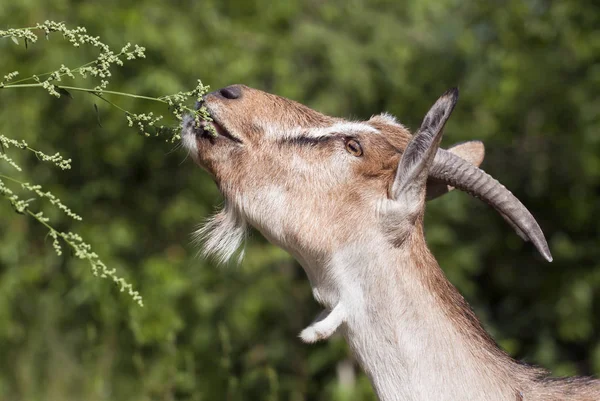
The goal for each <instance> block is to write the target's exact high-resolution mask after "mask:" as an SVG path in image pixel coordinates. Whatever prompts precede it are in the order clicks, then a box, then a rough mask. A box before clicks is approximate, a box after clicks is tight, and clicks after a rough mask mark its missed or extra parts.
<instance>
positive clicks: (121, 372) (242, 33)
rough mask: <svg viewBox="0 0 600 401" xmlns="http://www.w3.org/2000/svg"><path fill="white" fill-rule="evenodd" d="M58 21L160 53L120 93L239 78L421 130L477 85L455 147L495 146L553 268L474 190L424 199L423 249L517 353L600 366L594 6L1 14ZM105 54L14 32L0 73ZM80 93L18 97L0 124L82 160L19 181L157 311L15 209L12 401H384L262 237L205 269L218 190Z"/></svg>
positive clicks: (9, 315)
mask: <svg viewBox="0 0 600 401" xmlns="http://www.w3.org/2000/svg"><path fill="white" fill-rule="evenodd" d="M46 19H51V20H56V21H64V22H66V23H67V24H68V25H69V26H71V27H74V26H77V25H82V26H86V27H87V28H88V32H89V33H91V34H93V35H99V36H100V37H101V38H102V39H103V40H104V41H105V42H107V43H108V44H110V45H111V46H113V47H114V48H116V49H120V47H121V46H122V45H123V44H124V43H126V42H132V43H137V44H139V45H142V46H145V47H146V48H147V53H146V54H147V58H146V59H145V60H140V61H135V62H133V63H129V64H126V66H125V67H124V68H122V69H119V70H117V71H116V73H115V76H114V77H113V79H112V81H111V85H110V86H109V88H108V89H112V90H120V91H125V92H131V93H139V94H147V95H152V96H159V95H164V94H170V93H174V92H178V91H180V90H189V89H192V88H194V87H195V86H196V80H197V79H202V80H203V81H204V82H205V83H206V84H210V85H211V86H212V88H213V89H217V88H220V87H222V86H226V85H228V84H232V83H245V84H247V85H250V86H253V87H256V88H259V89H262V90H266V91H269V92H273V93H276V94H279V95H282V96H286V97H289V98H292V99H295V100H298V101H300V102H302V103H305V104H307V105H309V106H310V107H312V108H314V109H317V110H319V111H321V112H324V113H327V114H332V115H336V116H344V117H349V118H354V119H366V118H368V117H370V116H371V115H372V114H376V113H379V112H381V111H389V112H390V113H392V114H394V115H396V116H398V117H399V119H400V120H401V121H402V122H403V123H405V124H406V125H408V126H409V127H411V128H415V127H417V126H418V124H419V123H420V120H421V118H422V116H423V115H424V113H425V112H426V111H427V109H428V107H429V106H430V105H431V104H432V102H433V101H434V100H435V99H436V98H437V96H438V95H439V94H441V93H442V92H443V91H444V90H446V89H447V88H449V87H452V86H456V85H458V86H460V88H461V100H460V102H459V105H458V107H457V109H456V110H455V112H454V114H453V116H452V119H451V123H450V124H449V125H448V127H447V130H446V134H445V139H444V143H443V146H444V147H447V146H450V145H451V144H452V143H455V142H459V141H464V140H469V139H480V140H483V141H484V142H485V144H486V148H487V156H486V159H485V161H484V163H483V168H484V169H485V170H486V171H488V172H489V173H491V174H492V175H494V176H495V177H497V178H498V179H499V180H500V181H501V182H502V183H504V184H505V185H506V186H507V187H508V188H509V189H511V190H512V191H513V192H514V193H515V194H516V195H517V197H519V198H520V199H521V200H522V201H523V203H524V204H525V205H526V206H528V208H529V209H530V210H531V211H532V212H533V214H534V215H535V216H536V218H537V220H538V222H539V223H540V225H541V227H542V228H543V230H544V232H545V233H546V235H547V238H548V242H549V244H550V247H551V249H552V253H553V256H554V262H553V263H551V264H549V263H545V262H544V261H543V260H542V258H541V257H540V256H539V255H537V254H536V251H535V249H534V248H533V246H531V244H526V243H523V242H522V241H521V240H520V238H519V237H517V235H516V234H515V233H514V232H513V231H512V229H511V228H510V227H509V226H508V225H507V224H506V223H505V222H504V221H503V219H502V218H501V217H500V216H499V215H498V214H496V213H495V212H494V211H493V210H492V209H491V208H489V207H487V206H486V205H484V204H483V203H482V202H480V201H478V200H476V199H474V198H472V197H470V196H468V195H466V194H464V193H460V192H454V193H452V194H449V195H447V196H445V197H443V198H441V199H439V200H436V201H433V202H431V203H430V204H429V205H428V211H427V215H426V225H427V239H428V243H429V245H430V247H431V249H432V251H433V253H434V255H435V256H436V257H437V259H438V260H439V262H440V264H441V266H442V267H443V268H444V270H445V272H446V274H447V275H448V277H449V279H450V280H451V281H452V283H454V284H455V285H456V286H457V287H458V288H459V289H460V291H461V292H462V293H463V294H464V295H465V296H466V298H467V299H468V300H469V301H470V303H471V304H472V306H473V308H474V309H475V311H476V313H477V315H478V316H479V317H480V318H481V319H482V321H483V323H484V325H485V327H486V328H487V329H488V330H489V331H490V332H491V333H492V335H493V336H494V338H495V339H496V340H497V342H498V343H499V344H500V345H501V346H502V347H503V348H504V349H506V350H507V351H508V352H509V353H510V354H511V355H512V356H514V357H516V358H520V359H524V360H525V361H527V362H528V363H534V364H539V365H542V366H544V367H546V368H549V369H552V370H553V372H554V374H556V375H574V374H580V375H594V374H595V375H598V374H600V316H599V313H598V312H599V307H600V296H599V293H600V193H599V192H600V191H599V190H600V29H598V28H599V27H600V5H599V4H598V2H597V1H594V0H569V1H566V0H564V1H551V0H526V1H520V0H519V1H517V0H505V1H494V2H488V1H472V2H463V1H459V0H419V1H417V0H414V1H397V0H373V1H366V0H332V1H327V2H323V1H317V0H287V1H281V2H272V1H267V0H257V1H246V0H203V1H183V0H174V1H169V2H165V1H162V0H141V1H123V0H104V1H75V0H72V1H67V0H53V1H51V2H48V1H44V0H20V1H18V2H17V1H2V2H0V21H2V22H1V26H2V29H6V28H11V27H14V28H16V27H25V26H32V25H35V23H36V22H43V21H44V20H46ZM96 55H97V54H96V53H95V52H94V51H93V50H92V49H89V48H83V49H79V50H77V49H74V48H72V47H70V46H69V45H67V44H65V43H64V41H63V40H62V39H61V38H60V36H56V35H55V36H51V37H50V40H49V41H45V40H40V41H39V42H38V43H37V44H33V45H32V44H30V46H29V48H28V49H27V50H26V49H25V47H24V46H22V45H21V46H19V47H18V46H16V45H15V44H14V43H12V41H10V40H9V39H5V40H2V41H0V75H2V76H3V75H5V74H6V73H8V72H10V71H13V70H19V71H20V72H21V77H26V76H30V75H32V74H39V73H42V72H46V71H50V70H53V69H56V68H58V67H59V66H60V64H62V63H64V64H66V65H68V66H70V67H75V66H78V65H81V64H83V63H84V62H87V61H89V60H91V59H94V58H95V57H96ZM73 97H74V99H68V98H67V97H63V98H61V99H55V98H51V97H50V96H48V94H47V93H46V92H45V91H44V90H42V89H22V90H14V89H13V90H10V91H9V90H4V91H0V132H2V133H3V134H5V135H8V136H10V137H13V138H15V139H25V140H26V141H27V142H29V143H30V145H32V146H34V147H37V148H40V149H41V150H44V151H47V153H53V152H55V151H60V152H63V153H64V154H66V155H68V156H70V157H71V158H72V159H73V169H72V170H70V171H66V172H61V171H59V170H58V169H56V168H52V167H51V166H48V165H46V164H40V163H38V162H37V161H36V160H35V157H33V156H31V157H30V156H27V157H25V158H22V159H21V164H22V165H23V167H25V171H24V173H22V174H20V175H19V174H18V173H13V172H11V174H13V175H14V176H15V177H24V179H31V180H32V181H34V182H37V183H39V184H42V185H44V186H45V187H47V188H48V189H51V190H52V191H53V192H54V193H56V194H57V195H59V196H60V197H61V198H62V199H63V201H64V202H65V203H67V204H68V205H69V206H71V207H72V208H73V209H74V210H75V211H76V212H78V213H79V214H81V215H83V217H84V221H83V222H81V223H76V224H72V223H71V222H69V221H67V220H66V219H64V218H62V217H61V215H60V214H58V213H55V212H53V211H52V209H47V208H46V209H45V210H48V213H50V214H51V216H52V217H54V218H55V220H56V221H58V227H59V228H62V229H72V230H74V231H77V232H79V233H81V234H82V235H83V236H84V238H86V239H87V241H89V242H91V244H92V245H93V247H94V249H95V251H96V252H97V253H99V254H100V255H101V257H102V258H103V260H104V261H105V262H106V263H107V264H108V265H109V266H110V267H115V268H117V269H118V272H119V274H120V275H122V276H124V277H126V278H127V279H128V280H129V281H131V282H132V283H133V284H134V285H135V286H136V288H137V289H139V290H140V292H141V293H142V295H143V296H144V302H145V307H144V308H140V307H138V306H137V305H136V304H135V303H134V302H133V301H132V300H131V298H130V297H129V296H127V295H126V294H121V293H119V292H118V289H117V288H116V287H115V286H114V285H113V284H112V283H111V282H109V281H106V280H101V279H98V278H95V277H93V276H92V274H91V271H90V268H89V266H88V264H87V263H86V262H83V261H79V260H77V259H75V258H73V257H71V256H69V255H68V254H66V255H64V256H63V257H58V256H56V255H55V253H54V251H53V250H52V246H51V240H49V239H48V238H47V237H46V236H45V234H46V231H45V230H44V229H43V227H40V225H39V224H38V223H36V222H35V221H33V220H32V219H29V218H27V217H25V216H20V215H18V214H15V213H14V211H13V209H12V208H11V207H10V205H9V203H8V202H6V201H2V200H1V199H0V221H1V224H0V399H2V400H86V401H92V400H128V401H131V400H176V399H177V400H231V401H233V400H269V401H275V400H292V401H301V400H309V401H313V400H317V401H319V400H334V401H349V400H374V399H375V398H374V396H373V394H372V391H371V389H370V385H369V383H368V381H367V380H366V378H365V377H364V375H363V374H362V373H360V371H359V369H358V368H357V367H356V366H355V365H354V363H353V362H352V359H351V357H350V355H349V353H348V350H347V348H346V345H345V343H344V341H343V339H341V338H339V337H335V338H333V339H332V340H330V341H328V342H327V343H323V344H317V345H310V346H309V345H304V344H302V343H301V342H300V340H299V339H298V338H297V334H298V333H299V332H300V331H301V329H303V328H304V327H305V326H306V325H307V324H308V323H310V322H311V320H312V319H313V317H314V315H315V314H316V313H317V312H318V311H319V306H318V305H317V304H316V302H314V301H313V299H312V296H311V292H310V288H309V285H308V281H307V280H306V278H305V276H304V273H303V272H302V270H301V269H300V268H299V266H298V265H297V263H296V262H294V260H292V259H291V258H290V257H289V256H288V255H287V254H286V253H285V252H283V251H281V250H279V249H277V248H275V247H273V246H271V245H269V244H268V243H267V242H266V241H265V240H264V239H263V238H261V236H260V235H259V234H257V233H254V234H253V235H252V237H251V238H250V240H249V242H248V245H247V256H246V258H245V261H244V262H243V263H242V264H241V265H240V266H235V265H231V266H227V267H224V268H219V267H218V266H216V265H215V264H214V263H213V262H211V261H207V260H203V259H202V258H199V257H197V256H196V253H197V248H196V247H195V246H194V245H191V244H190V233H191V232H192V231H193V230H194V229H195V226H196V224H198V223H199V222H201V221H202V220H203V219H204V218H206V217H207V216H208V215H209V214H210V213H211V212H212V211H213V210H214V209H215V208H216V207H217V206H218V205H219V204H220V202H221V198H220V196H219V194H218V191H217V190H216V187H215V185H214V184H213V183H212V181H211V180H210V178H209V177H208V175H207V174H206V173H204V172H203V171H201V170H200V169H199V168H197V167H196V166H195V165H194V164H193V163H192V162H191V161H190V160H189V159H188V160H185V161H183V160H184V158H185V153H184V152H183V151H181V150H179V151H172V149H173V145H171V144H165V143H164V142H163V141H161V140H156V139H147V138H144V137H142V136H140V135H138V134H137V133H136V132H135V131H134V130H133V129H131V128H128V127H127V124H126V121H125V119H124V117H123V115H122V114H121V113H120V112H119V111H118V110H116V109H112V108H109V107H107V106H105V105H103V104H98V106H99V108H100V109H99V114H100V118H101V121H102V127H100V126H98V124H97V120H96V115H95V112H94V107H93V105H94V103H95V102H97V100H96V99H94V98H93V97H92V96H90V95H86V94H83V93H73ZM112 100H114V101H115V102H117V103H118V104H120V105H122V106H124V107H126V108H128V109H131V110H134V111H138V112H145V111H149V110H155V111H156V112H160V113H163V114H167V113H168V111H167V110H165V109H161V108H155V105H154V104H148V103H144V102H142V101H135V102H134V101H130V100H127V99H121V98H112ZM12 154H13V155H15V152H12ZM15 156H16V155H15ZM182 161H183V162H182ZM0 169H4V167H3V166H0ZM6 171H8V170H6ZM39 206H41V205H39Z"/></svg>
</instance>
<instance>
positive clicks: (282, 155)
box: [187, 87, 600, 401]
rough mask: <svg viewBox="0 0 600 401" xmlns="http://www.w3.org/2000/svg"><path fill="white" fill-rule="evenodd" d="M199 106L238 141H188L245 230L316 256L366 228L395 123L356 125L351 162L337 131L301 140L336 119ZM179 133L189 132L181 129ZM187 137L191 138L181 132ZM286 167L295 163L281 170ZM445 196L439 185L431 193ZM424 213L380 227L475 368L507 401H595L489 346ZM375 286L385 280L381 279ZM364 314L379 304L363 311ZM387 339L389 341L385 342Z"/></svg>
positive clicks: (259, 96)
mask: <svg viewBox="0 0 600 401" xmlns="http://www.w3.org/2000/svg"><path fill="white" fill-rule="evenodd" d="M206 103H207V106H208V107H209V110H210V111H211V114H212V115H213V117H214V118H215V120H216V121H217V122H218V123H219V124H220V125H221V126H222V127H223V128H224V129H226V130H227V131H229V132H230V133H231V134H233V135H236V136H238V137H240V139H241V141H242V143H243V144H242V145H240V144H238V143H236V142H233V141H231V140H230V139H227V138H225V137H223V136H220V137H218V138H213V139H209V138H207V137H205V136H200V137H198V138H197V140H196V146H197V154H195V155H193V156H194V159H195V160H196V161H197V162H198V163H199V164H200V165H201V166H203V167H204V168H206V169H207V170H208V171H209V172H210V173H211V174H212V175H213V176H214V177H215V178H216V180H217V182H218V184H219V188H220V189H221V191H222V192H223V194H224V195H225V196H226V198H228V199H234V200H235V199H238V198H240V199H243V201H240V205H239V206H238V207H239V208H240V213H241V214H242V215H244V216H245V218H246V219H248V220H249V222H250V224H252V225H254V226H255V227H257V228H258V229H260V230H261V231H262V232H263V234H265V236H266V237H267V238H269V239H270V240H272V241H274V242H276V243H278V244H279V245H281V246H282V247H284V248H285V249H288V250H289V251H290V252H292V253H293V254H294V255H300V254H302V251H303V249H309V248H310V249H311V250H312V251H313V252H316V253H319V252H321V253H322V254H323V255H326V254H328V253H331V252H332V251H333V250H335V249H337V248H338V247H339V246H341V245H343V244H346V243H351V242H352V240H353V239H354V238H357V232H359V231H360V229H361V227H363V226H368V225H370V224H372V220H373V217H372V216H371V215H369V214H366V213H364V211H365V210H368V209H369V208H371V207H372V205H373V204H374V203H375V200H376V199H380V198H385V197H388V198H389V196H390V191H391V186H392V183H393V182H394V176H395V174H396V170H397V166H398V162H399V160H400V158H401V156H402V153H403V152H404V150H405V149H406V147H407V145H408V143H409V141H410V140H411V135H410V133H409V132H408V130H407V129H406V128H404V127H403V126H402V125H400V124H398V123H395V122H394V121H390V119H389V118H388V117H386V116H376V117H373V118H371V120H369V121H367V122H365V124H366V125H365V127H366V126H367V125H368V126H370V127H371V128H373V129H375V130H377V131H378V132H379V133H378V134H374V133H372V132H370V131H369V130H366V129H365V132H352V133H351V135H352V136H353V138H355V139H356V140H357V141H359V143H361V146H362V148H363V150H364V154H363V155H362V156H361V157H355V158H351V157H350V156H348V155H347V154H345V153H344V138H343V137H342V136H339V135H341V134H340V133H331V134H330V135H329V136H327V137H326V138H320V139H315V138H312V137H308V138H304V137H303V136H302V135H303V133H308V132H310V130H314V129H325V128H327V127H330V126H332V125H335V124H336V123H341V122H344V120H341V119H338V118H333V117H329V116H325V115H323V114H321V113H318V112H316V111H314V110H311V109H309V108H308V107H306V106H303V105H301V104H299V103H296V102H294V101H291V100H288V99H285V98H281V97H278V96H275V95H271V94H267V93H264V92H261V91H258V90H255V89H251V88H248V87H242V96H241V98H239V99H235V100H230V99H223V98H221V97H219V96H218V94H211V95H208V96H207V97H206ZM271 126H274V127H277V130H279V131H281V132H296V133H297V135H298V136H297V137H296V138H291V139H290V138H272V140H268V139H266V136H267V135H268V132H267V131H268V128H269V127H271ZM187 129H188V130H189V131H193V129H192V128H191V127H187ZM342 134H344V135H346V134H345V133H342ZM188 135H194V133H193V132H188ZM298 138H303V139H298ZM274 147H275V148H274ZM273 149H276V151H274V150H273ZM460 152H463V153H462V157H463V158H464V159H466V160H469V161H471V162H472V163H473V164H475V165H479V163H481V161H482V159H483V145H482V144H480V143H472V144H469V145H468V146H465V147H464V148H463V149H462V150H460V151H458V152H457V154H459V155H460ZM342 157H343V158H344V159H343V160H344V164H343V166H349V167H348V171H345V170H344V169H343V168H342V169H341V170H340V171H337V170H336V168H337V167H336V166H338V164H336V163H335V162H336V160H338V159H339V158H342ZM294 160H295V161H296V163H297V165H298V166H297V167H296V168H290V163H293V162H294ZM315 160H316V161H317V162H315ZM303 166H310V168H308V167H307V168H304V167H303ZM319 177H327V179H320V178H319ZM274 184H276V185H277V186H276V188H275V189H277V191H281V192H282V193H283V194H284V195H285V196H286V197H287V198H286V199H288V198H289V199H290V200H293V202H289V203H288V204H286V205H278V206H279V207H284V206H285V207H289V208H294V213H290V214H288V215H286V216H285V217H284V218H280V217H277V216H273V215H270V210H271V209H269V204H268V202H270V201H273V202H276V201H277V200H276V199H275V200H272V199H266V198H264V196H265V195H264V194H265V192H268V191H269V190H270V188H271V187H272V186H273V185H274ZM433 184H435V183H433ZM438 189H439V187H438ZM450 189H451V188H450ZM271 190H272V188H271ZM447 190H448V188H446V189H444V188H442V190H440V191H439V192H438V193H437V194H438V195H439V194H442V193H445V192H447ZM295 205H301V206H302V207H296V206H295ZM424 209H425V205H424V200H423V204H422V205H421V208H420V213H419V215H418V216H417V218H416V220H415V221H414V229H413V230H412V231H410V234H409V235H408V236H407V237H405V236H402V237H399V234H398V231H397V230H398V229H397V225H396V223H395V221H394V220H393V218H390V219H388V220H385V221H384V223H383V225H382V228H383V230H384V232H386V234H387V236H388V238H389V241H390V242H391V244H393V246H395V247H408V248H409V249H410V252H409V254H410V258H411V260H412V262H413V264H414V266H415V268H416V275H417V276H418V277H419V280H420V282H421V283H422V284H423V286H424V287H425V288H426V289H427V290H428V291H429V292H430V293H431V294H433V295H434V298H435V300H436V302H437V304H438V305H439V308H440V309H441V310H443V311H444V313H445V315H446V317H447V318H448V320H449V321H451V322H452V324H453V325H454V327H455V329H456V331H457V332H458V333H460V335H461V336H463V337H464V338H465V339H466V343H467V344H469V345H470V348H471V352H472V354H473V355H474V356H475V357H476V358H478V359H479V360H480V361H481V363H482V368H485V369H489V370H490V371H491V372H492V373H493V374H494V375H496V376H498V377H500V378H501V379H502V380H503V381H505V382H506V383H507V384H508V385H509V386H510V388H512V389H514V394H515V399H516V400H521V401H558V400H574V401H592V400H600V384H599V382H598V381H597V380H593V379H586V378H573V379H553V378H549V377H548V374H547V372H545V371H544V370H541V369H538V368H534V367H530V366H527V365H524V364H521V363H518V362H517V361H515V360H513V359H512V358H510V357H509V356H508V355H507V354H506V353H505V352H504V351H502V350H501V349H500V348H499V347H498V346H497V344H496V343H495V342H494V340H493V339H492V338H491V337H490V336H489V334H488V333H487V332H486V331H485V330H484V329H483V327H482V325H481V323H480V322H479V320H478V319H477V317H476V316H475V314H474V313H473V311H472V309H471V308H470V306H469V305H468V303H467V302H466V301H465V299H464V298H463V297H462V295H461V294H460V293H459V292H458V291H457V290H456V288H455V287H454V286H453V285H452V284H451V283H450V282H449V281H448V280H447V278H446V277H445V275H444V273H443V272H442V270H441V269H440V268H439V266H438V263H437V262H436V260H435V258H434V257H433V255H432V254H431V253H430V251H429V250H428V248H427V245H426V242H425V237H424V233H423V224H422V221H423V213H424ZM263 218H264V219H269V218H271V219H279V220H277V221H276V223H277V224H276V225H278V227H281V231H282V232H281V233H274V232H271V231H269V230H270V228H271V227H269V222H266V223H265V222H264V221H262V220H261V219H263ZM316 222H320V224H317V223H316ZM323 222H326V223H327V224H322V223H323ZM271 223H272V222H271ZM319 274H326V273H325V272H322V273H319ZM374 274H376V273H374ZM399 274H400V273H399ZM381 280H388V278H387V277H381ZM369 307H370V308H378V307H385V306H383V305H373V304H372V305H369ZM390 330H391V329H390ZM392 332H393V330H391V331H390V333H392ZM390 341H391V342H394V341H395V340H394V339H393V338H390Z"/></svg>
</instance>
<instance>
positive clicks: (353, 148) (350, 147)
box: [346, 139, 363, 157]
mask: <svg viewBox="0 0 600 401" xmlns="http://www.w3.org/2000/svg"><path fill="white" fill-rule="evenodd" d="M346 151H347V152H348V153H350V154H351V155H352V156H356V157H360V156H362V155H363V150H362V147H361V146H360V143H358V141H357V140H355V139H347V140H346Z"/></svg>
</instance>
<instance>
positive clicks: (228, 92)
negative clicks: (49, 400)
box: [219, 85, 242, 99]
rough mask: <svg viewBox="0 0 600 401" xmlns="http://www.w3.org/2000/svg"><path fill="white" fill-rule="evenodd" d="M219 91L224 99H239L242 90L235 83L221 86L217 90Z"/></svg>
mask: <svg viewBox="0 0 600 401" xmlns="http://www.w3.org/2000/svg"><path fill="white" fill-rule="evenodd" d="M219 93H220V94H221V96H223V97H224V98H225V99H239V98H240V97H242V90H241V89H240V87H239V86H237V85H234V86H228V87H226V88H223V89H221V90H220V91H219Z"/></svg>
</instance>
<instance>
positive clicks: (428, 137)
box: [391, 88, 458, 207]
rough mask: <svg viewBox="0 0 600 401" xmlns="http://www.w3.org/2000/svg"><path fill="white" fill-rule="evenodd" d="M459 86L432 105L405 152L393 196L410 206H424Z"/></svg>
mask: <svg viewBox="0 0 600 401" xmlns="http://www.w3.org/2000/svg"><path fill="white" fill-rule="evenodd" d="M457 101H458V89H457V88H452V89H450V90H448V91H446V92H445V93H444V94H443V95H442V96H440V98H439V99H438V100H437V101H436V102H435V104H434V105H433V106H432V107H431V109H429V111H428V112H427V114H426V115H425V118H424V119H423V122H422V123H421V127H420V128H419V130H418V131H417V133H416V134H415V135H414V136H413V138H412V139H411V141H410V142H409V143H408V146H407V147H406V150H405V151H404V153H403V154H402V158H401V159H400V163H399V164H398V170H397V171H396V177H395V179H394V183H393V184H392V191H391V192H392V193H391V195H392V199H394V200H397V201H401V202H402V203H404V204H406V205H407V206H409V205H412V206H414V207H420V205H421V202H422V199H423V197H424V193H425V188H426V184H427V177H428V175H429V167H430V166H431V163H432V162H433V159H434V157H435V154H436V152H437V150H438V147H439V145H440V141H441V139H442V133H443V130H444V125H445V124H446V121H447V120H448V118H449V117H450V114H451V113H452V110H453V109H454V106H455V105H456V102H457Z"/></svg>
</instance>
